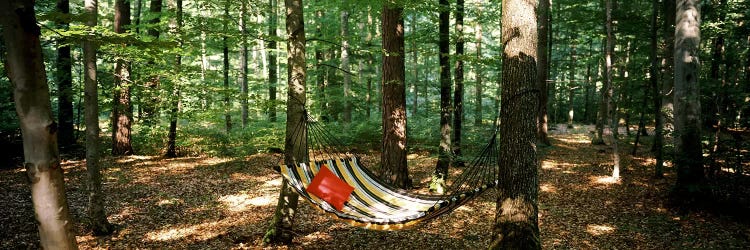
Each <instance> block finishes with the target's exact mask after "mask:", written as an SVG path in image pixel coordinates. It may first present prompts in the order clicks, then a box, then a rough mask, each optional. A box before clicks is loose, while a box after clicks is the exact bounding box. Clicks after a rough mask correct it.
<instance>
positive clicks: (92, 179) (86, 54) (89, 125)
mask: <svg viewBox="0 0 750 250" xmlns="http://www.w3.org/2000/svg"><path fill="white" fill-rule="evenodd" d="M97 9H98V3H97V1H96V0H86V1H85V13H86V18H87V20H86V26H88V27H89V28H93V27H94V26H96V24H97V12H98V10H97ZM93 39H94V37H93V36H89V37H88V38H87V40H85V41H84V42H83V58H84V59H83V61H84V79H83V81H84V103H85V105H86V110H85V114H84V115H85V116H86V172H87V173H88V178H89V179H88V183H87V189H88V193H89V203H88V207H87V208H86V212H87V215H88V219H89V228H90V229H91V230H92V231H93V232H94V235H107V234H110V233H112V231H113V229H114V228H113V227H112V225H111V224H110V223H109V221H107V213H106V210H105V209H104V195H103V194H102V175H101V166H100V164H99V159H100V155H101V154H100V152H99V132H100V131H99V91H98V83H97V80H96V67H97V66H96V50H97V46H96V43H94V42H93V41H92V40H93Z"/></svg>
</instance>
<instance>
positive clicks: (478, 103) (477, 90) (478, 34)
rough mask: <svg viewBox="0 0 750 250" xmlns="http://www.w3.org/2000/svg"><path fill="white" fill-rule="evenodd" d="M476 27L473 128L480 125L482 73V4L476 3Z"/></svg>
mask: <svg viewBox="0 0 750 250" xmlns="http://www.w3.org/2000/svg"><path fill="white" fill-rule="evenodd" d="M476 22H477V25H476V27H475V28H474V40H476V43H477V45H476V47H477V64H476V66H475V70H474V71H475V73H476V74H475V75H476V78H477V79H476V81H477V82H476V84H475V85H474V103H475V104H474V126H481V125H482V112H483V111H482V107H483V105H482V91H483V90H482V88H483V87H484V86H483V84H484V83H483V82H482V81H483V79H484V76H483V75H482V74H484V71H483V70H482V67H483V64H482V2H481V1H479V2H478V3H477V21H476Z"/></svg>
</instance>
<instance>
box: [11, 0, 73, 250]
mask: <svg viewBox="0 0 750 250" xmlns="http://www.w3.org/2000/svg"><path fill="white" fill-rule="evenodd" d="M0 25H1V27H2V32H3V38H4V39H3V40H5V48H6V49H7V57H5V60H6V61H5V62H4V64H5V69H6V70H7V73H8V78H9V79H10V82H11V84H12V85H13V90H14V91H13V101H14V103H15V105H16V113H17V114H18V118H19V120H20V125H21V134H22V136H23V155H24V161H25V163H24V166H25V168H26V174H27V175H28V178H29V180H31V182H30V186H31V201H32V202H33V204H34V217H35V218H36V221H37V226H38V228H39V238H40V245H41V248H43V249H77V248H78V247H77V245H76V238H75V234H74V233H73V228H72V225H73V220H72V218H71V217H70V213H69V208H68V202H67V199H66V197H65V180H64V177H63V170H62V167H61V165H60V153H59V152H58V149H57V131H58V130H57V123H55V121H54V120H53V119H52V108H51V106H52V104H51V103H50V98H49V87H48V86H47V77H46V72H45V70H44V60H43V59H42V47H41V45H40V43H39V35H40V34H41V31H40V29H39V26H37V20H36V17H35V13H34V1H32V0H8V1H0Z"/></svg>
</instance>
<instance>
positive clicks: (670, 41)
mask: <svg viewBox="0 0 750 250" xmlns="http://www.w3.org/2000/svg"><path fill="white" fill-rule="evenodd" d="M662 4H663V7H664V19H663V20H664V24H663V25H662V27H664V31H663V32H664V38H663V40H662V41H664V58H663V59H662V69H663V70H662V86H661V95H660V96H661V98H662V101H661V113H662V129H663V131H662V132H663V133H662V135H663V136H664V137H669V136H671V135H672V130H673V129H674V104H673V101H674V51H675V49H674V35H675V34H674V31H675V13H676V11H675V6H676V3H675V0H663V1H662ZM664 141H665V142H666V140H664ZM662 146H666V145H662ZM666 148H668V147H665V149H666ZM662 150H664V149H662Z"/></svg>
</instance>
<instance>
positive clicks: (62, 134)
mask: <svg viewBox="0 0 750 250" xmlns="http://www.w3.org/2000/svg"><path fill="white" fill-rule="evenodd" d="M57 11H59V12H60V13H61V14H70V4H69V2H68V0H57ZM57 25H58V26H59V27H60V28H62V29H68V23H67V21H61V22H58V23H57ZM59 43H62V44H64V45H62V46H60V47H58V48H57V61H56V63H55V66H56V68H57V72H56V74H55V81H56V82H57V94H58V97H57V122H58V123H59V124H60V125H59V126H58V129H59V130H58V134H57V135H58V136H57V139H58V140H57V142H58V145H60V148H63V149H65V148H66V147H69V146H72V145H73V144H75V137H74V135H73V78H72V75H71V62H70V45H67V44H65V43H67V41H64V40H60V41H59Z"/></svg>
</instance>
